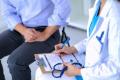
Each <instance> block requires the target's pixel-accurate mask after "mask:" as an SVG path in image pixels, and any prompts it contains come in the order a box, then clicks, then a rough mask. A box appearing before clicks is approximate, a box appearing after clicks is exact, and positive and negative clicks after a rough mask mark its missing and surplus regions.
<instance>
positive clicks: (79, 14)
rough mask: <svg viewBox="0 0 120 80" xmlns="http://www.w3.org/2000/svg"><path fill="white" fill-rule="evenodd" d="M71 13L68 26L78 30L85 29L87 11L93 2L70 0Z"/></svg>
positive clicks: (92, 0)
mask: <svg viewBox="0 0 120 80" xmlns="http://www.w3.org/2000/svg"><path fill="white" fill-rule="evenodd" d="M70 1H71V7H72V12H71V15H70V19H69V25H71V26H73V27H77V28H80V29H84V30H86V29H87V22H88V9H89V7H90V6H92V5H93V4H94V1H95V0H70Z"/></svg>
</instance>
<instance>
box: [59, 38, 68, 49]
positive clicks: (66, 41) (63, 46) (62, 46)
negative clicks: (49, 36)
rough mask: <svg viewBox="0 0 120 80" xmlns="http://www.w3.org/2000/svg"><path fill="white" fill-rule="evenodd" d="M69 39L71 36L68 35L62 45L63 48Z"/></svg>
mask: <svg viewBox="0 0 120 80" xmlns="http://www.w3.org/2000/svg"><path fill="white" fill-rule="evenodd" d="M69 40H70V38H69V37H67V39H66V40H65V41H64V42H63V44H62V47H61V48H63V47H64V46H65V44H66V43H69Z"/></svg>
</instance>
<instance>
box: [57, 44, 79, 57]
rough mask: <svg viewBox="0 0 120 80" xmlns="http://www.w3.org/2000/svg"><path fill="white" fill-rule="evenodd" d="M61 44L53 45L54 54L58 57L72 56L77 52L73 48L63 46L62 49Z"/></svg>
mask: <svg viewBox="0 0 120 80" xmlns="http://www.w3.org/2000/svg"><path fill="white" fill-rule="evenodd" d="M62 46H63V44H61V43H60V44H57V45H55V53H57V54H58V55H67V54H72V53H76V52H77V50H76V48H75V47H67V46H64V47H63V48H62Z"/></svg>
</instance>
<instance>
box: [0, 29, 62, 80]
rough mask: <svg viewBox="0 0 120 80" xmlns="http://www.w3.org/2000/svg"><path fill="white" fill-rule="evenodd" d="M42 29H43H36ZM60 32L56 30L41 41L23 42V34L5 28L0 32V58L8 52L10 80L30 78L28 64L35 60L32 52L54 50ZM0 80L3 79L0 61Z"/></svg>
mask: <svg viewBox="0 0 120 80" xmlns="http://www.w3.org/2000/svg"><path fill="white" fill-rule="evenodd" d="M36 30H39V31H43V30H44V29H36ZM59 39H60V34H59V31H56V32H55V33H54V34H53V35H52V36H51V37H50V38H49V39H47V40H46V41H42V42H32V43H28V42H24V38H23V36H21V35H20V34H19V33H18V32H16V31H10V30H6V31H4V32H3V33H1V34H0V59H2V58H3V57H4V56H7V55H9V54H10V56H9V58H8V61H7V62H8V67H9V70H10V73H11V75H12V80H31V71H30V68H29V65H30V64H31V63H32V62H33V61H35V59H34V54H38V53H48V52H51V51H52V50H54V45H55V44H57V43H58V42H59ZM0 80H4V75H3V68H2V65H1V61H0Z"/></svg>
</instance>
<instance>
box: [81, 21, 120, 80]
mask: <svg viewBox="0 0 120 80" xmlns="http://www.w3.org/2000/svg"><path fill="white" fill-rule="evenodd" d="M114 21H115V20H114ZM114 21H112V22H111V23H110V25H112V26H109V32H108V57H107V58H105V60H103V61H102V62H100V63H98V64H96V65H94V66H92V67H86V68H83V69H81V75H82V77H83V79H84V80H88V79H91V78H95V79H101V80H103V79H105V80H108V79H111V78H113V77H114V76H116V75H117V77H118V75H119V76H120V26H119V25H120V23H119V22H114ZM113 23H114V24H113ZM103 54H104V53H103Z"/></svg>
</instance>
